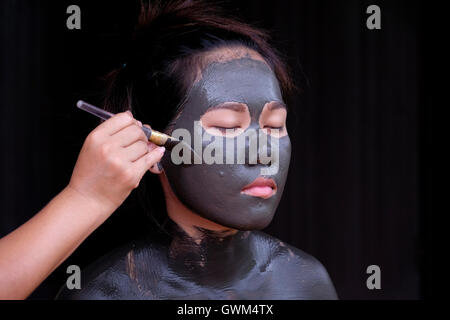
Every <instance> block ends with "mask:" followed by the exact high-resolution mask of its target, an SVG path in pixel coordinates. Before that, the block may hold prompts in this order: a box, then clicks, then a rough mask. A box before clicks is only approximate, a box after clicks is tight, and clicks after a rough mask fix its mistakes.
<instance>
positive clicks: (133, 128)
mask: <svg viewBox="0 0 450 320" xmlns="http://www.w3.org/2000/svg"><path fill="white" fill-rule="evenodd" d="M113 137H114V140H115V141H116V142H117V144H118V145H120V146H121V147H128V146H129V145H131V144H133V143H134V142H136V141H138V140H142V141H145V142H147V137H146V136H145V133H144V131H142V128H141V127H139V126H138V125H136V124H132V125H129V126H128V127H125V128H123V129H122V130H120V131H119V132H117V133H115V134H114V135H113Z"/></svg>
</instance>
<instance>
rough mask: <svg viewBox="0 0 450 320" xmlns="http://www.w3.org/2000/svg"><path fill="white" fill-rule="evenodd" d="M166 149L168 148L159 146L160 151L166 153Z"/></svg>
mask: <svg viewBox="0 0 450 320" xmlns="http://www.w3.org/2000/svg"><path fill="white" fill-rule="evenodd" d="M164 151H166V148H164V147H158V152H161V153H164Z"/></svg>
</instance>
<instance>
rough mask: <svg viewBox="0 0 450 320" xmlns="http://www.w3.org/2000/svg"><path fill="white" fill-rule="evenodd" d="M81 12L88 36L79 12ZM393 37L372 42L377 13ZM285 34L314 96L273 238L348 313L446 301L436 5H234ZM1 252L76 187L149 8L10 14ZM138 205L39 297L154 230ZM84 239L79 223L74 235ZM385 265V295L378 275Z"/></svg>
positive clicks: (298, 134) (6, 14)
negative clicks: (440, 284) (440, 267)
mask: <svg viewBox="0 0 450 320" xmlns="http://www.w3.org/2000/svg"><path fill="white" fill-rule="evenodd" d="M71 4H77V5H79V6H80V8H81V30H68V29H67V28H66V19H67V17H68V16H69V15H68V14H66V8H67V7H68V6H69V5H71ZM371 4H377V5H379V6H380V8H381V15H382V21H381V23H382V29H381V30H368V29H367V28H366V19H367V17H368V14H366V8H367V6H369V5H371ZM227 6H228V7H229V8H230V9H232V10H234V12H235V13H238V14H240V15H241V16H243V17H244V18H246V19H247V20H248V21H249V22H252V23H255V24H256V25H258V26H262V27H265V28H267V29H269V30H271V31H272V34H273V36H274V39H273V40H274V44H275V45H276V46H277V47H278V48H279V49H280V50H281V51H282V52H284V53H285V55H286V57H287V59H288V62H289V65H290V66H291V68H292V69H293V70H294V76H295V81H296V82H297V84H298V85H299V87H300V88H301V89H302V92H301V93H299V94H298V96H297V99H296V101H295V104H294V106H293V107H294V109H295V114H290V115H289V122H288V131H289V134H290V137H291V141H292V143H293V154H292V159H291V167H290V174H289V178H288V182H287V185H286V188H285V192H284V195H283V198H282V201H281V203H280V206H279V209H278V212H277V214H276V216H275V218H274V220H273V222H272V224H271V225H270V226H269V227H268V228H267V229H266V230H265V231H266V232H268V233H270V234H272V235H274V236H276V237H278V238H280V239H282V240H283V241H286V242H288V243H290V244H292V245H294V246H296V247H298V248H301V249H303V250H304V251H306V252H308V253H310V254H312V255H314V256H315V257H317V258H318V259H319V260H320V261H321V262H322V263H323V264H324V265H325V267H326V268H327V269H328V271H329V273H330V276H331V278H332V279H333V282H334V284H335V286H336V289H337V292H338V294H339V297H340V298H341V299H417V298H424V297H428V296H429V295H430V293H431V285H430V280H431V273H430V271H431V270H430V267H431V254H430V253H429V252H428V250H427V247H426V246H425V244H426V243H429V242H430V241H431V234H430V230H431V228H430V219H431V218H430V208H431V205H430V198H431V196H430V195H431V191H430V187H429V186H430V185H429V182H430V179H431V178H430V169H429V167H428V164H427V161H426V158H425V156H424V154H425V153H424V150H425V148H426V147H427V146H428V144H429V143H430V135H429V131H428V127H427V125H428V121H429V119H430V111H429V109H428V108H429V107H430V104H431V98H430V97H429V95H428V93H429V90H428V87H427V86H428V84H426V82H425V78H426V76H427V73H428V71H427V69H426V68H425V62H426V60H425V54H426V52H425V49H426V47H427V39H426V38H425V35H424V29H425V20H424V17H425V15H424V11H425V9H426V8H425V5H424V4H421V3H420V2H418V1H356V0H345V1H333V0H330V1H325V0H321V1H312V0H310V1H306V0H303V1H297V0H292V1H288V0H285V1H273V2H262V1H257V0H252V1H228V5H227ZM0 8H1V18H0V23H1V31H0V32H1V37H2V38H1V72H0V74H1V86H0V87H1V96H0V101H1V102H0V103H1V116H0V121H1V136H0V150H1V153H2V156H1V158H0V159H1V160H0V161H1V162H0V169H1V189H0V197H1V199H0V206H1V207H0V208H1V209H0V236H4V235H6V234H7V233H9V232H10V231H12V230H14V229H15V228H17V227H18V226H20V225H21V224H22V223H24V222H25V221H27V220H28V219H29V218H30V217H31V216H32V215H34V214H35V213H37V212H38V211H39V210H40V209H41V208H42V207H43V206H45V204H46V203H48V201H49V200H50V199H51V198H52V197H54V196H55V195H56V194H57V193H58V192H59V191H60V190H61V189H62V188H64V186H65V185H66V184H67V183H68V181H69V179H70V175H71V172H72V169H73V166H74V164H75V162H76V158H77V155H78V152H79V150H80V148H81V146H82V143H83V141H84V138H85V137H86V136H87V134H88V133H89V132H90V131H91V130H92V129H93V128H94V127H95V126H96V124H97V122H96V119H94V117H92V116H90V115H87V114H85V113H83V112H81V111H79V110H77V109H76V107H75V103H76V101H77V100H78V99H81V98H82V99H84V100H87V101H90V102H92V103H97V102H98V101H99V97H100V96H99V88H100V85H99V81H98V79H99V77H100V76H102V75H104V74H105V73H106V72H107V71H109V70H110V69H112V68H115V67H118V66H120V65H121V64H122V63H124V62H125V61H124V59H125V58H124V57H125V53H126V46H127V39H128V38H129V34H130V32H131V30H132V27H133V24H134V21H135V20H134V19H135V16H136V13H137V1H136V2H135V1H121V2H119V1H117V2H116V1H114V2H112V1H75V0H73V1H53V2H50V1H40V2H38V1H31V0H30V1H26V0H24V1H12V0H6V1H2V2H1V4H0ZM129 202H130V201H127V202H126V203H125V204H124V206H123V207H122V208H120V209H119V210H118V212H116V213H115V214H114V215H113V216H112V217H111V218H110V219H109V220H108V221H107V222H106V223H105V224H104V225H102V226H101V227H100V228H99V229H98V230H97V231H96V232H95V233H94V234H93V235H91V236H90V237H89V238H88V239H87V240H86V241H85V242H84V243H83V244H82V245H81V246H80V248H79V249H78V250H77V251H76V252H75V253H74V254H73V255H72V256H71V257H70V258H69V259H68V260H67V261H65V262H64V263H63V264H62V266H61V267H60V268H58V269H57V270H56V271H55V272H54V273H53V274H52V275H51V276H50V277H49V278H48V279H47V280H46V281H45V282H44V283H43V284H42V285H41V286H40V287H39V288H38V289H37V290H36V291H35V292H34V293H33V294H32V296H31V297H30V298H31V299H47V298H50V299H51V298H53V297H54V296H55V294H56V291H57V290H58V288H59V287H60V286H61V285H63V284H64V283H65V279H66V274H65V269H66V268H67V266H68V265H70V264H78V265H80V266H81V267H83V266H85V265H86V264H88V263H89V262H91V261H92V260H94V259H95V258H97V257H99V256H100V255H102V254H104V253H106V252H107V251H109V250H110V249H112V248H114V247H115V246H117V245H119V244H121V243H122V242H124V241H126V240H128V239H130V238H133V237H134V236H135V235H136V233H138V232H139V231H140V229H142V228H141V227H140V225H141V223H140V221H141V220H142V219H144V218H143V216H142V215H141V214H140V213H139V212H138V211H137V209H136V208H134V207H133V205H131V204H129ZM68 223H70V221H68ZM372 264H376V265H379V266H380V268H381V272H382V277H381V286H382V289H381V290H368V289H367V287H366V279H367V277H368V275H367V274H366V268H367V266H369V265H372Z"/></svg>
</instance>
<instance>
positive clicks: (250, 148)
mask: <svg viewBox="0 0 450 320" xmlns="http://www.w3.org/2000/svg"><path fill="white" fill-rule="evenodd" d="M250 129H251V130H252V131H253V133H250V132H244V133H246V134H247V136H248V138H246V139H245V164H246V165H248V166H255V165H266V166H271V165H272V161H273V159H272V143H273V139H275V138H273V137H272V136H270V135H267V134H266V133H265V132H264V131H263V130H261V129H260V128H259V126H256V127H253V126H252V127H250V128H247V130H246V131H248V130H250Z"/></svg>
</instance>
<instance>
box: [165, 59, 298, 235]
mask: <svg viewBox="0 0 450 320" xmlns="http://www.w3.org/2000/svg"><path fill="white" fill-rule="evenodd" d="M286 111H287V110H286V107H285V104H284V102H283V99H282V96H281V92H280V87H279V84H278V81H277V79H276V76H275V74H274V73H273V72H272V70H271V69H270V68H269V67H268V66H267V64H265V63H264V62H262V61H258V60H254V59H250V58H240V59H234V60H230V61H228V62H220V63H219V62H214V63H211V64H209V65H208V66H207V67H206V69H205V70H204V71H203V73H202V75H201V78H200V80H198V81H196V82H195V83H194V85H193V86H192V87H191V89H190V90H189V92H188V95H187V97H186V101H185V104H184V109H183V111H182V113H181V115H180V116H179V117H178V118H177V119H176V120H175V124H174V131H173V133H172V135H174V136H175V137H177V136H176V134H175V133H176V132H177V129H184V130H187V131H188V132H189V133H190V135H191V137H192V139H191V140H190V142H189V141H186V140H185V141H186V142H188V143H190V144H191V146H192V148H193V149H195V150H196V151H198V153H199V154H200V155H202V157H203V159H202V163H201V164H195V163H194V164H178V165H176V164H175V163H174V162H173V161H172V158H171V153H170V152H166V154H165V155H164V157H163V160H162V165H163V168H164V171H165V173H166V174H167V178H168V181H169V183H170V186H171V188H172V190H173V191H174V193H175V195H176V196H177V197H178V198H179V200H180V201H181V202H182V203H183V204H184V205H185V206H187V207H188V208H189V209H191V210H192V211H194V212H195V213H197V214H198V215H200V216H202V217H203V218H206V219H208V220H211V221H213V222H215V223H218V224H220V225H223V226H226V227H230V228H234V229H240V230H252V229H262V228H264V227H266V226H267V225H268V224H269V223H270V221H271V220H272V218H273V215H274V213H275V210H276V208H277V206H278V203H279V201H280V198H281V195H282V193H283V189H284V185H285V182H286V177H287V173H288V168H289V161H290V156H291V144H290V140H289V136H288V134H287V129H286V114H287V113H286ZM196 121H197V123H196ZM195 124H197V126H196V125H195ZM178 131H180V130H178ZM196 134H197V136H196V137H195V135H196ZM198 137H200V138H198ZM183 138H184V139H186V137H185V136H184V137H183ZM244 138H245V139H244ZM197 142H198V143H197ZM199 148H201V149H199ZM172 152H175V149H174V150H173V151H172ZM242 155H244V157H242ZM263 155H267V156H268V157H267V156H266V157H265V158H263ZM211 159H213V161H211ZM257 178H259V179H258V180H256V179H257ZM255 180H256V181H255ZM252 183H253V184H252Z"/></svg>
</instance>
